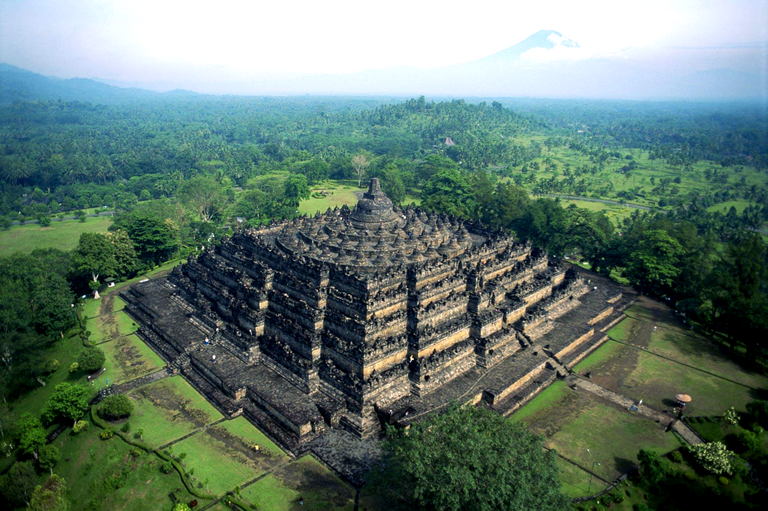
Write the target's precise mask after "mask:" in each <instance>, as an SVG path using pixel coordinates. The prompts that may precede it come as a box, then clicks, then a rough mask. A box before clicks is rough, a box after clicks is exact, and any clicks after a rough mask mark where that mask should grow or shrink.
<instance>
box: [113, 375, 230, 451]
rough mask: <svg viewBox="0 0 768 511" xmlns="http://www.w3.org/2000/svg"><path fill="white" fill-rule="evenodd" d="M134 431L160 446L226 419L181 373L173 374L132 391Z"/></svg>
mask: <svg viewBox="0 0 768 511" xmlns="http://www.w3.org/2000/svg"><path fill="white" fill-rule="evenodd" d="M128 395H129V396H130V397H131V399H133V404H134V412H133V414H132V415H131V418H130V420H129V422H130V424H131V432H132V433H133V432H136V431H138V430H139V429H141V430H142V433H143V435H142V439H143V440H144V441H145V442H146V443H148V444H149V445H152V446H153V447H159V446H161V445H163V444H166V443H168V442H170V441H172V440H175V439H177V438H180V437H182V436H184V435H186V434H188V433H191V432H192V431H194V430H195V429H198V428H201V427H203V426H205V425H207V424H210V423H212V422H214V421H216V420H219V419H221V418H222V415H221V414H220V413H219V412H218V411H217V410H216V409H215V408H214V407H213V406H212V405H211V404H210V403H208V401H206V400H205V399H204V398H203V397H202V396H201V395H200V394H198V393H197V391H196V390H195V389H194V388H192V386H191V385H190V384H189V383H187V382H186V381H185V380H184V379H183V378H182V377H181V376H172V377H170V378H165V379H163V380H160V381H157V382H154V383H150V384H149V385H144V386H142V387H139V388H137V389H134V390H132V391H131V392H129V393H128Z"/></svg>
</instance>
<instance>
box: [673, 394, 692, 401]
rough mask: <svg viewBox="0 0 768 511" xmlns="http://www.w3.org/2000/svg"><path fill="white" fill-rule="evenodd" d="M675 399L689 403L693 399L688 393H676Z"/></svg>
mask: <svg viewBox="0 0 768 511" xmlns="http://www.w3.org/2000/svg"><path fill="white" fill-rule="evenodd" d="M675 399H677V400H678V401H680V402H681V403H690V402H691V401H693V398H692V397H691V396H689V395H688V394H678V395H676V396H675Z"/></svg>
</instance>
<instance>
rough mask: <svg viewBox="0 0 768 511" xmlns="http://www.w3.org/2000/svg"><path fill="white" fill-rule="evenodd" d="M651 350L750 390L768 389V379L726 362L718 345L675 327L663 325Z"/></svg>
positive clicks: (729, 361)
mask: <svg viewBox="0 0 768 511" xmlns="http://www.w3.org/2000/svg"><path fill="white" fill-rule="evenodd" d="M648 348H649V349H650V350H651V351H653V352H654V353H660V354H662V355H664V356H667V357H669V358H672V359H674V360H678V361H681V362H685V363H686V364H690V365H693V366H695V367H698V368H700V369H704V370H706V371H709V372H712V373H714V374H717V375H719V376H722V377H724V378H728V379H730V380H733V381H736V382H739V383H742V384H744V385H748V386H750V387H755V388H766V387H768V378H766V377H765V376H764V375H762V374H759V373H756V372H754V371H751V370H749V369H746V368H743V367H742V366H740V365H739V364H738V363H736V362H734V361H732V360H729V359H728V358H726V356H727V354H726V353H724V352H723V350H721V348H720V346H719V345H718V344H716V343H714V342H712V341H710V340H708V339H706V338H705V337H702V336H700V335H697V334H694V333H692V332H690V331H687V330H684V329H682V328H679V327H677V326H674V325H668V324H662V325H661V327H659V328H656V329H655V330H654V331H653V332H651V342H650V344H649V346H648Z"/></svg>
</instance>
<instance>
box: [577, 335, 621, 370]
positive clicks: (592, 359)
mask: <svg viewBox="0 0 768 511" xmlns="http://www.w3.org/2000/svg"><path fill="white" fill-rule="evenodd" d="M621 349H622V345H621V344H619V343H617V342H614V341H611V340H610V339H608V340H607V341H605V342H604V343H603V345H602V346H600V347H599V348H597V349H596V350H595V351H593V352H592V353H590V354H589V356H588V357H586V358H585V359H584V360H582V361H581V362H579V363H578V364H576V365H575V366H573V368H572V369H573V370H574V371H576V372H577V373H579V374H584V373H586V372H588V371H590V370H592V369H593V368H594V367H597V366H599V365H601V364H603V363H604V362H605V361H606V360H608V359H610V358H613V357H614V356H615V355H616V353H617V352H618V351H619V350H621Z"/></svg>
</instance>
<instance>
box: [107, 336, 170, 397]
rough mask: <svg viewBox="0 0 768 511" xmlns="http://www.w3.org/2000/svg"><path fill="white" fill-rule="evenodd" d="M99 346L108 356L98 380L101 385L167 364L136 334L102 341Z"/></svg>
mask: <svg viewBox="0 0 768 511" xmlns="http://www.w3.org/2000/svg"><path fill="white" fill-rule="evenodd" d="M99 348H100V349H101V350H103V351H104V356H105V357H106V359H105V361H104V369H105V371H104V373H103V374H102V375H100V376H99V378H98V379H97V380H96V385H97V386H99V387H101V386H106V385H110V384H113V383H122V382H125V381H128V380H132V379H134V378H138V377H140V376H144V375H145V374H148V373H151V372H152V371H154V370H156V369H159V368H161V367H163V366H164V365H165V362H164V361H163V359H162V358H160V356H158V355H157V354H156V353H155V352H154V351H152V349H150V348H149V347H148V346H147V345H146V344H145V343H144V341H142V340H141V339H139V338H138V337H137V336H136V335H134V334H132V335H125V336H122V337H118V338H116V339H112V340H111V341H108V342H104V343H101V344H99Z"/></svg>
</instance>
